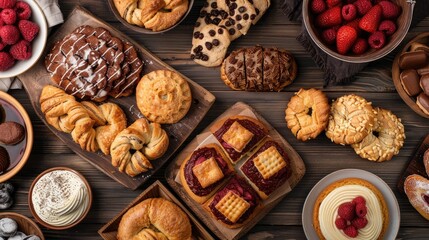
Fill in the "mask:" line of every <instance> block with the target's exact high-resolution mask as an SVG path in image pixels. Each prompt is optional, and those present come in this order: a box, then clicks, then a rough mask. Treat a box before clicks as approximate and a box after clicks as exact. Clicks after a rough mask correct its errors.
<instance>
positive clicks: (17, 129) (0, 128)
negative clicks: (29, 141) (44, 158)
mask: <svg viewBox="0 0 429 240" xmlns="http://www.w3.org/2000/svg"><path fill="white" fill-rule="evenodd" d="M24 137H25V129H24V126H22V125H21V124H19V123H17V122H4V123H2V124H0V143H3V144H6V145H15V144H17V143H19V142H21V141H22V140H23V139H24Z"/></svg>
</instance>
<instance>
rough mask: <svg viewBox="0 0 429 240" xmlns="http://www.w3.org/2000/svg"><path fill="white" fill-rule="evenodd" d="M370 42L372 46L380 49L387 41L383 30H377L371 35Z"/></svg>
mask: <svg viewBox="0 0 429 240" xmlns="http://www.w3.org/2000/svg"><path fill="white" fill-rule="evenodd" d="M368 43H369V46H371V47H372V48H375V49H380V48H382V47H384V44H385V43H386V36H384V33H383V32H380V31H377V32H375V33H373V34H371V36H369V38H368Z"/></svg>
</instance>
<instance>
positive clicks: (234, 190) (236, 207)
mask: <svg viewBox="0 0 429 240" xmlns="http://www.w3.org/2000/svg"><path fill="white" fill-rule="evenodd" d="M204 208H205V209H206V210H207V211H209V212H210V213H211V215H212V217H214V218H215V219H216V220H217V221H219V222H221V223H222V224H223V225H225V226H226V227H228V228H238V227H241V226H242V225H244V224H245V223H247V221H249V220H250V219H252V216H253V215H254V214H255V213H256V212H257V211H258V210H259V208H260V199H259V197H258V195H257V193H256V192H255V190H253V188H252V187H251V186H250V185H249V184H248V183H247V182H246V180H245V179H243V178H241V177H238V176H235V177H234V178H232V179H231V180H230V181H229V182H228V184H227V185H226V186H225V187H224V188H222V189H221V190H220V191H218V192H217V193H216V194H215V195H214V196H213V197H212V198H211V199H210V200H209V201H207V202H206V203H205V204H204Z"/></svg>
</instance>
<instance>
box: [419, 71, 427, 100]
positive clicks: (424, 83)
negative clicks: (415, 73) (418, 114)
mask: <svg viewBox="0 0 429 240" xmlns="http://www.w3.org/2000/svg"><path fill="white" fill-rule="evenodd" d="M420 87H421V88H422V89H423V92H424V93H425V94H426V95H428V96H429V74H426V75H423V76H422V77H421V78H420Z"/></svg>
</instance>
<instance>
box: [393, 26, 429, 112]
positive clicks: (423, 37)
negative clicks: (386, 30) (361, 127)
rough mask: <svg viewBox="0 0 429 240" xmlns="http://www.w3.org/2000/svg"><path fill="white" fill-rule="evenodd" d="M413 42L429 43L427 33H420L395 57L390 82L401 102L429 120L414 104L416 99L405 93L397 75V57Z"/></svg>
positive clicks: (428, 34)
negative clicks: (393, 85)
mask: <svg viewBox="0 0 429 240" xmlns="http://www.w3.org/2000/svg"><path fill="white" fill-rule="evenodd" d="M414 42H420V43H425V44H428V43H429V32H424V33H420V34H419V35H417V36H416V37H414V38H413V39H411V40H410V41H409V42H408V43H407V45H405V47H404V48H403V49H402V50H401V51H400V52H399V53H398V54H397V55H396V57H395V60H394V61H393V64H392V80H393V83H394V84H395V88H396V91H397V92H398V93H399V96H401V98H402V100H404V102H405V103H406V104H407V105H408V106H409V107H410V108H411V109H412V110H413V111H414V112H416V113H417V114H419V115H420V116H422V117H425V118H429V115H427V114H426V113H424V112H423V111H422V110H421V109H420V107H419V106H418V105H417V103H416V98H414V97H411V96H409V95H408V94H407V92H405V90H404V88H403V87H402V84H401V79H400V78H399V75H400V74H401V69H399V57H400V56H401V54H402V53H404V52H406V51H408V50H409V48H410V46H411V44H412V43H414Z"/></svg>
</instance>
